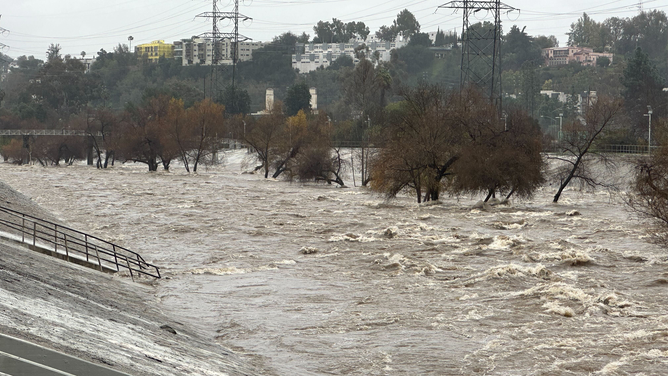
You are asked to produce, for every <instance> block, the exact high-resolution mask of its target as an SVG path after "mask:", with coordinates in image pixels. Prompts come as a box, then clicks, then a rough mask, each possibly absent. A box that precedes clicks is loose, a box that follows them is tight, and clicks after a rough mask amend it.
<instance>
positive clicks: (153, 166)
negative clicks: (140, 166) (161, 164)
mask: <svg viewBox="0 0 668 376" xmlns="http://www.w3.org/2000/svg"><path fill="white" fill-rule="evenodd" d="M146 164H148V170H149V171H158V162H157V161H156V159H155V158H149V159H148V161H147V162H146Z"/></svg>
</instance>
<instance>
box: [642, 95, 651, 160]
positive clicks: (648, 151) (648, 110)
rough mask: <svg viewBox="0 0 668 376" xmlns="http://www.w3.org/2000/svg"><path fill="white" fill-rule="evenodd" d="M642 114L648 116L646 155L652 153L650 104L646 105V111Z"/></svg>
mask: <svg viewBox="0 0 668 376" xmlns="http://www.w3.org/2000/svg"><path fill="white" fill-rule="evenodd" d="M643 116H649V134H648V135H647V155H652V106H650V105H647V113H646V114H645V115H643Z"/></svg>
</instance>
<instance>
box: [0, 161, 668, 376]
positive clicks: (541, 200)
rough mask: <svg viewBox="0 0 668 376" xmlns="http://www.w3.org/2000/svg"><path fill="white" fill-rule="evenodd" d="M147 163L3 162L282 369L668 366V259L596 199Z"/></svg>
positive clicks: (24, 183)
mask: <svg viewBox="0 0 668 376" xmlns="http://www.w3.org/2000/svg"><path fill="white" fill-rule="evenodd" d="M244 157H245V155H244V154H243V153H242V152H231V153H229V154H228V155H227V163H226V164H225V165H224V166H217V167H213V168H210V169H208V170H206V171H202V172H201V173H199V174H193V175H187V174H185V173H184V172H182V171H180V170H178V166H176V167H173V169H174V171H173V172H169V173H166V172H158V173H148V172H146V167H145V166H143V165H132V164H127V165H117V166H116V167H114V168H111V169H109V170H106V171H102V170H96V169H94V168H90V167H86V166H83V165H76V166H71V167H55V168H42V167H36V166H13V165H9V164H0V174H1V176H2V179H3V181H4V182H5V183H7V184H9V185H10V186H12V187H13V188H14V189H16V190H18V191H20V192H22V193H23V194H25V195H27V196H29V197H32V199H33V200H35V201H36V202H37V203H38V204H40V205H41V206H42V207H43V208H45V209H46V210H48V211H50V212H51V213H53V214H54V215H55V216H56V217H58V218H60V219H61V220H63V221H65V222H66V223H68V224H69V225H71V226H73V227H75V228H78V229H81V230H83V231H87V232H91V233H93V234H95V235H99V236H101V237H104V238H106V239H108V240H111V241H114V242H118V243H120V244H121V245H123V246H126V247H128V248H130V249H132V250H134V251H137V252H139V253H141V254H142V255H143V256H144V257H145V258H146V259H147V261H149V262H153V263H155V264H157V265H159V266H160V267H161V268H162V273H163V275H164V276H165V278H163V279H162V280H160V281H159V282H158V283H157V288H156V291H155V294H156V296H157V297H158V298H159V300H160V304H161V308H162V309H163V310H164V312H165V313H166V314H168V315H170V316H172V317H174V319H175V320H177V321H179V322H183V323H186V324H188V325H190V326H191V327H192V328H193V330H196V331H198V332H200V333H201V334H203V335H205V336H207V337H209V338H211V339H213V340H216V341H219V342H220V343H222V344H223V345H225V346H227V347H230V348H232V349H234V350H236V351H238V352H241V353H243V354H246V355H247V356H249V357H257V358H260V359H261V361H262V362H263V364H266V365H267V366H268V367H269V368H271V369H273V370H274V371H275V372H276V373H277V374H281V375H455V374H465V375H483V374H485V375H570V374H572V375H582V374H589V373H591V374H603V375H606V374H607V375H625V374H646V375H657V374H665V373H666V372H667V371H666V370H668V312H667V311H666V306H667V304H668V294H667V290H666V287H667V286H668V270H667V266H668V257H667V256H668V253H667V252H666V250H665V249H662V248H661V247H659V246H657V245H654V244H651V243H650V242H649V239H648V237H647V234H646V233H645V232H646V226H645V225H643V224H642V223H640V222H638V221H636V220H635V219H634V218H633V217H632V216H631V215H630V214H629V213H627V211H626V210H625V209H624V206H623V205H622V204H621V203H620V201H618V200H617V199H616V198H615V197H614V196H611V195H609V194H608V193H607V192H603V191H601V192H589V193H581V192H577V191H575V190H568V191H566V193H565V194H564V196H562V202H560V203H559V204H552V203H551V195H552V194H554V190H555V188H554V187H549V186H547V187H545V188H544V189H542V190H540V191H539V192H538V193H537V195H536V197H534V198H533V199H532V200H529V201H520V202H513V203H512V204H511V205H509V206H497V207H495V208H493V209H492V210H490V211H481V210H477V209H471V206H472V204H473V203H474V202H475V201H477V200H478V199H479V198H470V197H466V198H444V199H443V200H442V201H441V202H439V203H436V204H431V205H417V204H415V203H414V202H413V199H412V198H409V197H404V198H399V199H397V200H394V201H390V202H385V201H384V200H383V198H382V197H379V196H377V195H375V194H373V193H370V192H368V191H367V190H365V189H361V188H354V187H353V188H346V189H340V188H335V187H333V186H325V185H315V184H306V185H304V184H298V183H288V182H284V181H274V180H265V179H262V178H261V177H260V176H258V175H252V174H242V173H241V172H242V170H243V166H244V163H243V159H244Z"/></svg>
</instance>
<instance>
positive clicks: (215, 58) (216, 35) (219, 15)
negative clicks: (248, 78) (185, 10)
mask: <svg viewBox="0 0 668 376" xmlns="http://www.w3.org/2000/svg"><path fill="white" fill-rule="evenodd" d="M218 1H219V0H213V11H212V12H204V13H201V14H198V15H197V16H196V17H201V18H211V20H212V24H213V25H212V30H211V33H204V34H202V35H200V36H201V37H204V38H211V40H212V42H213V51H212V56H211V58H212V59H211V60H212V61H211V63H212V73H211V76H212V81H213V84H212V89H213V92H214V95H215V94H216V93H218V92H219V88H218V65H219V64H220V62H221V60H223V54H222V40H223V39H229V40H230V42H231V45H232V46H231V51H230V55H231V58H232V87H234V81H235V76H236V67H237V61H238V60H239V42H245V41H247V40H249V39H250V38H248V37H246V36H244V35H240V34H239V19H241V21H242V22H243V21H246V20H250V19H251V18H250V17H248V16H244V15H243V14H240V13H239V0H234V11H233V12H221V11H220V10H219V8H218ZM225 19H229V20H232V22H233V24H234V30H233V32H231V33H221V32H220V29H219V28H218V22H219V21H221V20H225Z"/></svg>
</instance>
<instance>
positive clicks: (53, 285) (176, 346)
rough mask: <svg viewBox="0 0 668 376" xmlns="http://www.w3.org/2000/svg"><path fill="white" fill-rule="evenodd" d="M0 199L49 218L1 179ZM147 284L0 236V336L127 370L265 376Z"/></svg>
mask: <svg viewBox="0 0 668 376" xmlns="http://www.w3.org/2000/svg"><path fill="white" fill-rule="evenodd" d="M0 204H2V205H4V206H8V207H11V208H12V209H14V210H20V211H23V212H26V213H28V214H31V215H36V216H42V217H45V218H46V219H49V220H54V218H53V217H52V216H50V215H49V214H48V213H46V212H44V211H43V210H41V209H40V208H39V207H37V206H36V205H34V204H33V203H32V202H31V201H30V200H29V199H27V198H25V197H24V196H22V195H21V194H19V193H16V192H15V191H13V190H11V189H10V188H9V187H7V186H6V185H4V184H0ZM153 283H156V282H155V281H154V280H152V279H147V278H143V279H139V280H137V282H132V281H131V280H130V278H129V277H124V276H118V275H108V274H105V273H101V272H98V271H95V270H92V269H88V268H85V267H82V266H79V265H76V264H73V263H68V262H66V261H62V260H59V259H56V258H53V257H49V256H46V255H43V254H39V253H37V252H34V251H31V250H29V249H27V248H25V247H23V246H21V245H18V244H16V243H15V242H11V241H3V240H0V333H3V334H6V335H10V336H12V337H16V338H20V339H23V340H26V341H29V342H31V343H35V344H38V345H41V346H44V347H46V348H49V349H52V350H55V351H59V352H63V353H66V354H69V355H72V356H76V357H78V358H80V359H83V360H86V361H89V362H92V363H96V364H100V365H104V366H106V367H109V368H112V369H114V370H117V371H120V372H125V373H128V374H131V375H260V374H261V375H271V374H272V372H269V371H267V370H264V369H262V368H263V367H262V365H261V364H260V363H259V361H258V360H257V359H248V358H245V357H243V356H241V355H239V354H236V353H234V352H232V351H231V350H229V349H226V348H224V347H222V346H220V345H218V344H215V343H213V342H212V341H211V340H208V339H205V338H202V337H200V336H199V335H198V334H196V333H195V332H193V331H191V330H189V329H188V328H187V327H185V326H184V325H182V324H180V323H178V322H175V321H173V320H171V319H170V318H169V317H168V315H166V314H164V313H163V312H162V311H161V310H160V306H159V303H158V301H157V299H156V298H155V294H154V287H153V285H152V284H153ZM1 371H2V370H0V372H1Z"/></svg>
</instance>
